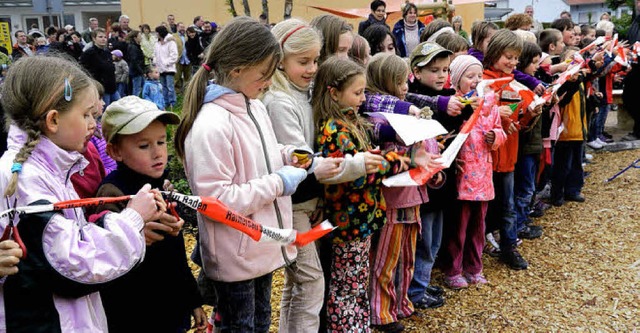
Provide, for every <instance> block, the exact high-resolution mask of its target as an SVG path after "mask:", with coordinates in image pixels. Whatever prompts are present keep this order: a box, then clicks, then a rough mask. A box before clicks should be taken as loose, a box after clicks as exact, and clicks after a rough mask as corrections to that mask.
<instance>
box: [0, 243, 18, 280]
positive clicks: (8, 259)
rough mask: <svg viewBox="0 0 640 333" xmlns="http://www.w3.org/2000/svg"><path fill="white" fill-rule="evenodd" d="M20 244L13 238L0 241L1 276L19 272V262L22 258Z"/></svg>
mask: <svg viewBox="0 0 640 333" xmlns="http://www.w3.org/2000/svg"><path fill="white" fill-rule="evenodd" d="M22 255H23V253H22V249H21V248H20V245H19V244H18V243H16V242H14V241H12V240H11V239H6V240H3V241H1V242H0V258H2V260H0V278H4V277H6V276H8V275H14V274H17V273H18V264H19V263H20V258H22Z"/></svg>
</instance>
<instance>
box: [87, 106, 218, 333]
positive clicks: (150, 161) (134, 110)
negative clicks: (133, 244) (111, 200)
mask: <svg viewBox="0 0 640 333" xmlns="http://www.w3.org/2000/svg"><path fill="white" fill-rule="evenodd" d="M179 122H180V118H179V117H178V116H177V115H176V114H174V113H171V112H166V111H164V112H163V111H159V110H158V109H157V107H156V105H155V104H153V103H151V102H149V101H145V100H143V99H140V97H138V96H127V97H125V98H121V99H119V100H118V101H116V102H114V103H111V105H109V107H107V110H106V111H105V114H104V116H103V117H102V124H103V131H104V132H103V133H104V136H105V138H106V139H107V142H108V145H107V151H108V152H109V155H111V157H113V159H115V160H116V161H118V163H119V166H118V170H116V171H114V172H112V173H110V174H109V176H108V177H106V178H105V179H104V180H103V181H102V184H101V185H100V188H99V189H98V193H97V196H98V197H118V196H123V195H129V194H132V193H133V192H134V191H135V188H136V187H139V185H140V184H145V183H148V184H151V186H152V187H153V188H158V189H162V188H163V182H164V180H165V179H166V177H167V172H166V170H165V168H166V165H167V145H166V136H167V134H166V126H167V124H178V123H179ZM122 208H124V207H123V205H121V204H110V205H102V206H99V207H98V208H97V211H102V210H110V211H115V212H119V211H121V210H122ZM183 223H184V221H183V220H182V219H179V220H178V219H176V218H175V217H173V216H171V215H170V214H168V213H165V214H163V215H162V216H161V217H160V219H159V220H156V221H152V222H149V223H147V224H145V228H144V229H145V238H146V243H147V253H146V254H145V258H144V261H143V262H142V263H141V264H140V265H138V266H137V267H136V268H134V270H133V271H131V273H130V274H129V275H127V276H126V277H123V278H122V279H119V280H118V281H115V282H114V283H113V284H111V285H109V286H108V287H107V288H106V289H105V290H104V292H103V293H102V303H103V305H104V309H105V312H106V314H107V323H108V324H109V331H111V332H124V331H138V332H141V331H150V332H160V331H165V332H185V331H186V330H188V329H189V328H190V327H191V321H190V317H191V316H193V319H194V323H195V324H194V327H196V328H198V329H204V328H205V326H206V319H207V318H206V315H205V313H204V310H203V309H202V308H201V305H202V299H201V297H200V292H199V291H198V286H197V284H196V280H195V278H194V277H193V274H192V273H191V269H190V268H189V265H188V264H187V258H186V256H185V246H184V239H183V237H182V232H181V227H182V224H183ZM159 277H162V278H159ZM168 281H172V282H174V283H173V284H170V285H167V282H168ZM159 290H162V292H158V291H159ZM132 294H136V295H137V297H133V298H132V297H131V295H132ZM138 317H142V318H154V319H153V320H148V321H147V320H136V318H138Z"/></svg>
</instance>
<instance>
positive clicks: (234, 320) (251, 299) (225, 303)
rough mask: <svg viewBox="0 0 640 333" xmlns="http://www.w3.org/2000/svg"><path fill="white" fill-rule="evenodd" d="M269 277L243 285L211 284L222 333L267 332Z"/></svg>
mask: <svg viewBox="0 0 640 333" xmlns="http://www.w3.org/2000/svg"><path fill="white" fill-rule="evenodd" d="M272 277H273V273H269V274H267V275H263V276H261V277H258V278H255V279H251V280H246V281H238V282H221V281H214V287H215V289H216V293H217V294H218V312H219V313H220V316H221V317H222V322H221V323H220V330H221V331H222V332H230V333H231V332H234V333H235V332H238V333H241V332H269V326H271V280H272ZM216 327H217V326H216Z"/></svg>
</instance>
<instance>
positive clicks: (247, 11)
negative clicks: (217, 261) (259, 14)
mask: <svg viewBox="0 0 640 333" xmlns="http://www.w3.org/2000/svg"><path fill="white" fill-rule="evenodd" d="M242 7H244V15H245V16H251V9H250V8H249V0H242Z"/></svg>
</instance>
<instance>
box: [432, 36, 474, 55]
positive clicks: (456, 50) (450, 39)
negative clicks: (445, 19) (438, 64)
mask: <svg viewBox="0 0 640 333" xmlns="http://www.w3.org/2000/svg"><path fill="white" fill-rule="evenodd" d="M436 44H438V45H440V46H442V47H444V48H445V49H447V50H449V51H451V52H452V53H453V54H452V55H451V61H453V60H454V59H455V58H456V57H457V56H459V55H463V54H468V53H469V42H467V40H466V39H465V38H464V37H462V36H460V35H459V34H453V33H450V32H445V33H443V34H441V35H440V36H438V38H436Z"/></svg>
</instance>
